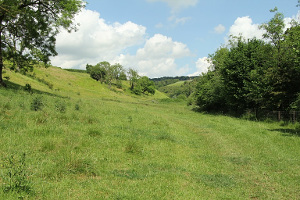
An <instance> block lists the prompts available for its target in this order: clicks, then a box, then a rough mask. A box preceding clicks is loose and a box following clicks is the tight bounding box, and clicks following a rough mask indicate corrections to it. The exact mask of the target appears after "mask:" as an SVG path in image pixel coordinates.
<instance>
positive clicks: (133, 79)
mask: <svg viewBox="0 0 300 200" xmlns="http://www.w3.org/2000/svg"><path fill="white" fill-rule="evenodd" d="M128 78H129V81H130V89H131V90H133V89H134V87H135V85H136V83H137V80H138V79H139V74H138V72H137V71H136V70H134V69H132V68H130V69H129V70H128Z"/></svg>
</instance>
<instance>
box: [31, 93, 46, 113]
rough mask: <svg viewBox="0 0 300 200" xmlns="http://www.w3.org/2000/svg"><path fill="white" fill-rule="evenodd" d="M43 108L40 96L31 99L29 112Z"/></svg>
mask: <svg viewBox="0 0 300 200" xmlns="http://www.w3.org/2000/svg"><path fill="white" fill-rule="evenodd" d="M43 106H44V103H43V98H42V97H41V96H36V97H34V98H33V99H32V102H31V107H30V108H31V110H34V111H38V110H41V109H42V108H43Z"/></svg>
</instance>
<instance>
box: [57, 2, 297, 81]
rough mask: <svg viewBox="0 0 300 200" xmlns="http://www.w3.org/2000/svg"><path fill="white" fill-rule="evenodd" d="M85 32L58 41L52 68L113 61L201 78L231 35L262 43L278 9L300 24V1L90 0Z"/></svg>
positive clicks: (82, 17) (144, 71)
mask: <svg viewBox="0 0 300 200" xmlns="http://www.w3.org/2000/svg"><path fill="white" fill-rule="evenodd" d="M87 2H88V4H87V6H86V8H85V9H84V10H83V11H82V12H81V13H80V14H79V15H78V16H76V22H77V23H79V24H80V26H79V31H77V32H73V33H71V34H69V33H67V32H66V31H62V32H61V33H60V34H59V35H58V37H57V51H58V53H59V55H58V56H57V57H55V58H53V59H52V64H54V65H56V66H60V67H63V68H80V69H85V65H86V64H96V63H98V62H101V61H104V60H105V61H108V62H110V63H111V64H114V63H120V64H122V65H123V66H124V67H125V68H134V69H136V70H137V71H138V72H139V73H140V74H141V75H147V76H149V77H161V76H182V75H199V74H200V73H202V72H206V71H207V68H208V66H209V62H208V61H207V59H206V57H207V56H208V55H209V54H212V53H214V52H215V51H216V50H217V49H218V48H219V47H220V46H221V45H224V44H226V40H227V39H228V36H229V35H230V34H233V35H238V34H240V33H241V34H243V35H244V36H245V37H246V38H251V37H257V38H261V35H262V33H263V32H262V30H259V29H258V26H259V25H260V24H262V23H265V22H267V21H268V20H269V19H271V18H272V16H273V14H272V13H270V12H269V10H270V9H272V8H274V7H275V6H277V7H278V9H279V11H280V12H282V13H283V14H284V16H285V17H286V19H285V21H286V23H287V24H288V22H289V21H290V20H291V19H296V20H298V21H299V16H300V14H299V8H298V7H296V4H297V0H252V1H249V0H247V1H246V0H226V1H225V0H87Z"/></svg>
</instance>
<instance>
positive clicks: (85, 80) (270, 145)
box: [0, 68, 300, 199]
mask: <svg viewBox="0 0 300 200" xmlns="http://www.w3.org/2000/svg"><path fill="white" fill-rule="evenodd" d="M47 70H48V69H47ZM47 70H46V71H45V72H40V74H38V73H36V76H41V77H42V76H44V74H43V73H48V77H46V76H45V77H46V78H48V79H46V80H47V81H50V82H52V83H53V88H54V89H53V90H51V89H49V88H48V87H47V86H46V85H44V84H42V83H40V82H34V81H32V82H27V81H29V80H27V77H23V78H24V79H22V76H19V75H18V77H15V76H14V75H12V78H11V80H15V81H17V80H18V79H20V80H22V81H23V82H22V81H20V82H18V81H17V82H15V83H18V84H20V85H22V84H23V83H24V84H25V83H30V84H31V85H32V87H33V89H37V88H40V89H39V90H40V91H42V92H49V93H51V94H52V95H49V94H47V93H40V94H39V93H37V92H33V94H31V93H29V92H27V91H23V90H22V89H21V90H10V89H0V133H1V134H0V157H1V161H2V159H3V158H6V157H7V156H9V155H17V156H19V155H21V154H22V153H26V167H27V171H28V177H27V178H28V181H29V182H30V183H31V185H32V189H33V191H34V192H33V193H30V194H26V193H24V194H20V193H15V192H8V193H7V192H3V190H0V199H17V198H18V197H20V196H23V197H24V198H28V199H297V198H298V197H299V196H300V191H299V185H300V159H299V153H300V137H299V136H298V135H297V134H294V132H293V131H289V130H294V127H295V126H296V125H293V124H289V125H287V126H285V127H282V126H280V124H279V123H264V122H253V121H246V120H240V119H235V118H230V117H226V116H213V115H204V114H200V113H196V112H193V111H192V110H191V108H189V107H186V106H185V105H184V103H174V102H173V103H172V102H161V101H159V100H158V99H155V98H154V97H146V96H145V97H133V96H132V95H131V94H130V93H127V92H126V91H125V92H124V93H116V92H113V91H110V90H109V88H107V87H105V85H101V84H100V83H97V82H93V80H91V79H90V78H89V77H88V76H83V77H81V74H78V73H74V72H64V71H63V72H62V71H61V70H60V69H56V68H54V69H50V70H49V71H47ZM56 70H57V71H56ZM59 73H61V75H59ZM64 73H66V74H64ZM69 73H71V74H69ZM72 73H73V74H72ZM58 75H59V79H60V81H59V80H58V79H57V80H56V79H54V77H55V76H57V77H58ZM69 79H71V80H69ZM68 83H70V84H68ZM94 84H95V85H94ZM47 88H48V89H47ZM55 88H60V90H59V91H58V90H57V91H55ZM78 92H79V93H80V94H78ZM53 94H54V95H53ZM36 98H38V99H40V100H41V101H42V103H43V106H42V107H41V109H38V110H35V109H32V102H34V100H35V99H36ZM3 170H4V169H1V172H3ZM2 177H3V176H2ZM3 183H4V179H3V178H1V179H0V184H1V185H2V184H3Z"/></svg>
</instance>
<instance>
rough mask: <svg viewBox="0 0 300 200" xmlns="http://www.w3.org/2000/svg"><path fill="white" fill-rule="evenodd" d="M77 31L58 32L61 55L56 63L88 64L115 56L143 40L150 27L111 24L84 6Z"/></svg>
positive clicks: (62, 65)
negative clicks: (147, 28)
mask: <svg viewBox="0 0 300 200" xmlns="http://www.w3.org/2000/svg"><path fill="white" fill-rule="evenodd" d="M75 22H76V23H79V24H80V27H79V30H78V31H77V32H73V33H71V34H70V33H68V32H67V31H62V32H61V33H59V34H58V36H57V45H56V47H57V52H58V56H57V57H54V58H52V64H53V65H56V66H60V67H63V68H74V67H76V68H78V67H79V68H85V65H86V64H87V63H96V62H99V61H102V60H112V59H113V58H114V57H115V56H116V55H118V54H120V53H121V52H122V50H124V49H126V48H129V47H131V46H135V45H138V44H142V43H143V42H144V41H145V34H146V28H145V27H144V26H141V25H137V24H135V23H133V22H130V21H129V22H126V23H124V24H120V23H113V24H108V23H106V22H105V20H104V19H102V18H100V14H99V13H98V12H94V11H91V10H83V11H82V12H81V13H79V14H78V15H77V16H76V17H75Z"/></svg>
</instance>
